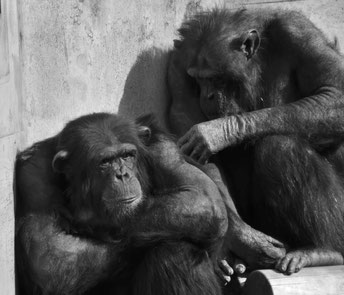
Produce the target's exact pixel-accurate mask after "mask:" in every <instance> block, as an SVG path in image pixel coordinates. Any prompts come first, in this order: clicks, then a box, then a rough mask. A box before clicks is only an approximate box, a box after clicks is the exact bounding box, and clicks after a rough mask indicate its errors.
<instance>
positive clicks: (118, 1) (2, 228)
mask: <svg viewBox="0 0 344 295" xmlns="http://www.w3.org/2000/svg"><path fill="white" fill-rule="evenodd" d="M0 1H1V2H2V3H1V5H2V10H1V14H0V103H1V105H0V149H1V151H2V153H1V154H0V168H1V169H0V191H1V192H2V194H1V197H0V265H1V268H0V295H1V294H13V293H14V279H13V278H14V264H13V234H14V232H13V224H14V220H13V191H12V182H13V163H14V158H15V154H16V151H17V150H18V149H19V150H22V149H23V148H25V147H27V146H28V145H30V144H32V143H33V142H35V141H37V140H40V139H43V138H45V137H48V136H51V135H53V134H55V133H56V132H58V131H59V130H60V129H61V128H62V127H63V125H64V124H65V123H66V122H67V121H68V120H70V119H72V118H75V117H76V116H79V115H82V114H86V113H89V112H97V111H109V112H117V111H118V112H119V113H122V114H125V115H129V116H132V117H135V116H137V115H139V114H141V113H145V112H151V111H155V112H157V113H158V116H159V120H160V122H161V123H162V124H164V123H165V111H166V105H167V102H168V94H167V91H166V84H165V70H166V61H167V50H168V49H169V48H170V47H171V46H172V40H173V38H175V37H176V34H175V33H176V28H177V27H178V26H179V25H180V23H181V21H182V20H183V18H184V15H185V14H190V13H193V12H194V11H196V10H197V9H199V8H201V7H211V6H213V5H214V1H211V0H191V1H190V0H58V1H56V0H17V1H16V0H0ZM219 2H220V1H219ZM227 6H228V7H230V8H232V9H236V8H239V7H242V6H247V7H252V8H256V7H262V6H268V7H281V8H294V9H299V10H302V11H303V12H304V13H305V14H306V15H307V16H309V17H310V18H311V20H313V21H314V22H315V23H316V24H317V25H318V26H319V27H320V28H321V29H323V30H324V31H325V32H326V33H327V34H328V35H329V36H331V38H332V37H333V36H335V35H336V36H338V38H339V41H340V43H341V48H344V30H343V28H344V26H343V23H344V19H343V12H344V1H341V0H328V1H324V0H319V1H315V0H314V1H311V0H309V1H259V0H251V1H249V0H246V1H236V0H232V1H230V0H228V1H227ZM6 40H7V41H6Z"/></svg>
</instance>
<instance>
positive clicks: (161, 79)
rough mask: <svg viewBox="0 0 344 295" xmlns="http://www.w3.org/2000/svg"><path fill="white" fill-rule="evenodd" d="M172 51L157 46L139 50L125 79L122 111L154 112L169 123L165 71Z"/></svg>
mask: <svg viewBox="0 0 344 295" xmlns="http://www.w3.org/2000/svg"><path fill="white" fill-rule="evenodd" d="M169 53H170V52H169V51H168V50H163V49H160V48H156V47H153V48H151V49H148V50H145V51H143V52H142V53H140V55H139V56H138V57H137V59H136V61H135V64H134V65H133V67H132V68H131V70H130V72H129V74H128V77H127V79H126V81H125V86H124V91H123V96H122V99H121V102H120V105H119V108H118V113H119V114H121V115H124V116H128V117H131V118H136V117H138V116H140V115H143V114H147V113H154V114H156V117H157V119H158V120H159V122H160V123H161V124H162V125H163V126H164V127H166V126H168V125H167V107H168V104H169V94H168V90H167V83H166V73H167V63H168V58H169Z"/></svg>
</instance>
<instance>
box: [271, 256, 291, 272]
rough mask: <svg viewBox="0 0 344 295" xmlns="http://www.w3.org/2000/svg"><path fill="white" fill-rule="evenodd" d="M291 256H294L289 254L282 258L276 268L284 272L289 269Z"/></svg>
mask: <svg viewBox="0 0 344 295" xmlns="http://www.w3.org/2000/svg"><path fill="white" fill-rule="evenodd" d="M291 258H292V256H291V255H288V254H287V255H286V256H285V257H283V258H281V259H280V260H279V261H278V262H277V264H276V266H275V268H276V269H277V270H279V271H280V272H283V273H284V272H285V271H286V270H287V268H288V265H289V262H290V260H291Z"/></svg>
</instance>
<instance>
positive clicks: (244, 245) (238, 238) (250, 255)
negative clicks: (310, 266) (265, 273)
mask: <svg viewBox="0 0 344 295" xmlns="http://www.w3.org/2000/svg"><path fill="white" fill-rule="evenodd" d="M228 244H229V248H230V250H231V251H232V252H233V253H235V254H236V255H237V256H238V257H240V258H242V259H243V260H244V261H245V262H246V263H247V264H248V266H249V267H251V268H271V267H274V266H275V264H276V262H277V261H279V260H280V259H281V258H283V257H285V253H286V249H285V246H284V245H283V244H282V243H281V242H280V241H278V240H276V239H274V238H272V237H270V236H268V235H266V234H263V233H262V232H260V231H257V230H255V229H253V228H252V227H250V226H248V225H241V226H240V227H237V229H236V230H230V231H228Z"/></svg>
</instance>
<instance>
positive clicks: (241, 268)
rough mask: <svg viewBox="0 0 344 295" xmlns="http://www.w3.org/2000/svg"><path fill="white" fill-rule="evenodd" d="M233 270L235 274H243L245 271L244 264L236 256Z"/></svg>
mask: <svg viewBox="0 0 344 295" xmlns="http://www.w3.org/2000/svg"><path fill="white" fill-rule="evenodd" d="M234 270H235V272H236V273H237V274H243V273H245V271H246V265H245V263H244V261H243V260H241V259H240V258H236V259H235V262H234Z"/></svg>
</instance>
